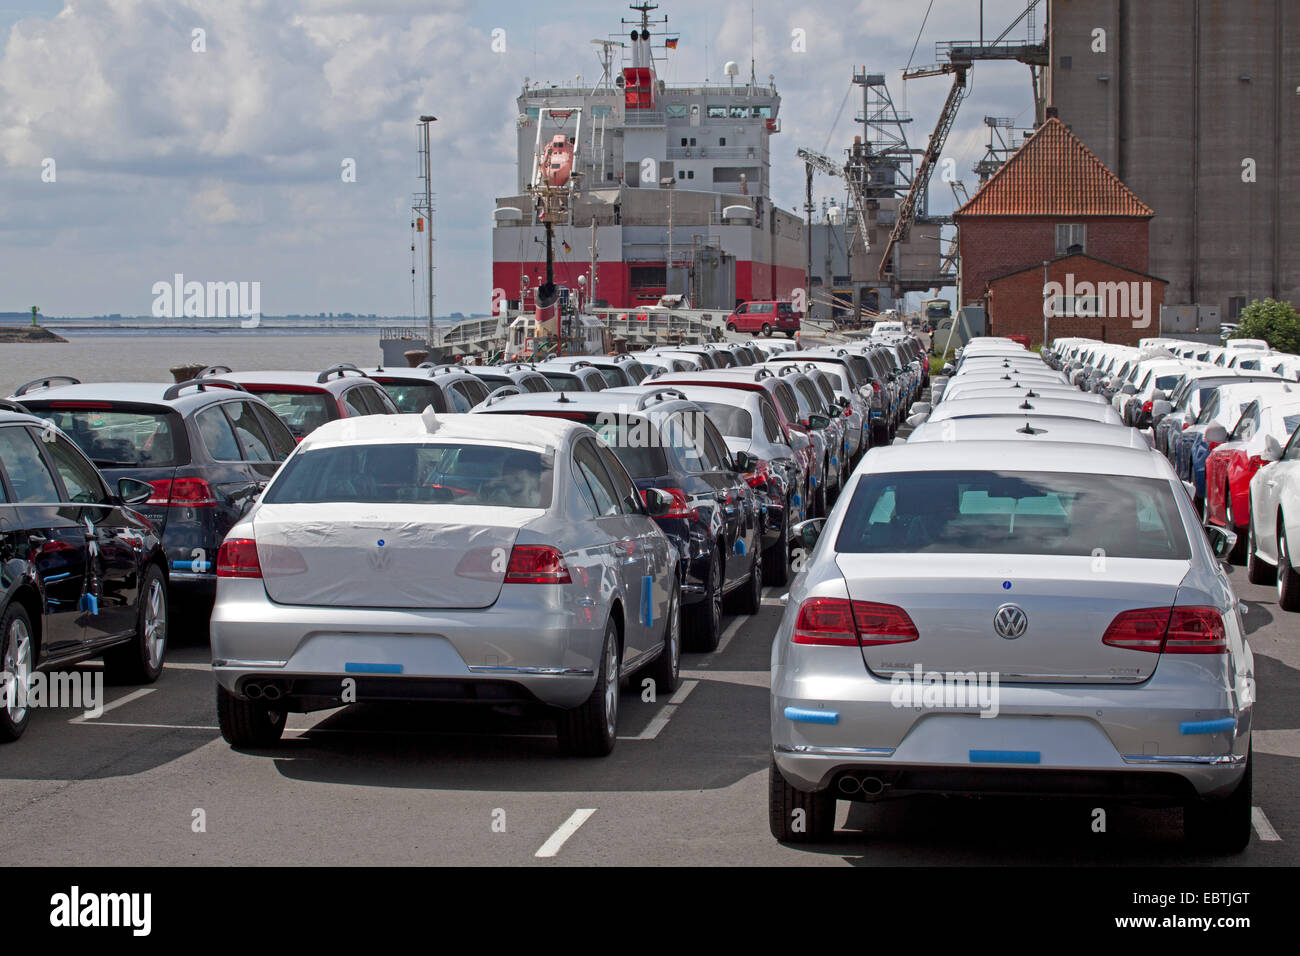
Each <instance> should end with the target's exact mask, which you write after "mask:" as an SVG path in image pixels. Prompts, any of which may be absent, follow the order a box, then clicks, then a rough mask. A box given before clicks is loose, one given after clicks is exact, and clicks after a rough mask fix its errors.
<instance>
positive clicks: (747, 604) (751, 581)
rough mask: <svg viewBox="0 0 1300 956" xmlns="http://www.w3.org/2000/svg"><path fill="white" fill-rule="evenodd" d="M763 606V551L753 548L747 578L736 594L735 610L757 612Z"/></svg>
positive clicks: (745, 612) (741, 612)
mask: <svg viewBox="0 0 1300 956" xmlns="http://www.w3.org/2000/svg"><path fill="white" fill-rule="evenodd" d="M762 606H763V551H762V549H761V548H755V549H754V561H753V564H752V566H751V567H750V569H749V578H748V579H747V580H746V581H745V586H744V587H743V588H741V589H740V592H739V593H738V594H737V596H736V611H737V613H739V614H757V613H758V612H759V609H760V608H761V607H762Z"/></svg>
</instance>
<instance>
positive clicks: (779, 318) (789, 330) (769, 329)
mask: <svg viewBox="0 0 1300 956" xmlns="http://www.w3.org/2000/svg"><path fill="white" fill-rule="evenodd" d="M802 319H803V313H802V312H796V311H795V308H794V303H793V302H789V301H780V300H774V299H759V300H757V301H754V302H742V303H741V304H740V305H738V306H736V311H735V312H732V313H731V315H729V316H727V329H728V330H729V331H732V332H751V333H758V334H761V335H771V334H772V333H773V332H784V333H785V334H786V337H787V338H794V334H795V333H796V332H798V331H799V325H800V322H801V320H802Z"/></svg>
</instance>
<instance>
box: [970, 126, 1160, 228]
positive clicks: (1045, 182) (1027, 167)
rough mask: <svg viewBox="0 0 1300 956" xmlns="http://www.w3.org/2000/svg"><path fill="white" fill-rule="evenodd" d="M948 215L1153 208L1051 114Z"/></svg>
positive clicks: (1114, 212) (1131, 212) (1138, 213)
mask: <svg viewBox="0 0 1300 956" xmlns="http://www.w3.org/2000/svg"><path fill="white" fill-rule="evenodd" d="M954 215H958V216H1133V217H1140V218H1149V217H1151V216H1154V215H1155V212H1154V210H1152V208H1151V207H1150V206H1148V205H1147V204H1146V203H1144V202H1143V201H1142V200H1140V199H1138V198H1137V196H1135V195H1134V194H1133V191H1132V190H1131V189H1129V188H1128V187H1127V186H1125V185H1124V183H1123V181H1122V180H1120V178H1119V177H1118V176H1116V175H1115V174H1114V173H1112V172H1111V171H1110V170H1109V169H1108V168H1107V167H1106V164H1105V163H1103V162H1102V161H1101V160H1100V159H1098V158H1097V156H1096V154H1095V153H1093V151H1092V150H1090V149H1088V147H1087V146H1085V145H1083V141H1082V140H1081V139H1079V137H1077V136H1075V135H1074V133H1072V132H1070V130H1069V128H1067V127H1066V125H1065V124H1064V123H1062V122H1061V121H1060V120H1059V119H1058V118H1056V117H1054V116H1053V117H1051V118H1050V119H1048V120H1047V121H1046V122H1045V123H1043V125H1042V126H1040V127H1038V129H1037V130H1036V131H1035V132H1034V135H1033V136H1031V137H1029V139H1027V140H1025V143H1024V145H1023V146H1021V147H1020V149H1018V150H1017V151H1016V152H1015V154H1014V155H1013V156H1012V157H1011V158H1010V159H1008V160H1007V161H1006V163H1004V164H1003V166H1002V168H1001V169H999V170H998V171H997V172H996V173H994V174H993V175H992V177H990V178H989V181H988V182H986V183H985V184H984V185H983V186H981V187H980V189H979V191H978V192H976V193H975V195H974V196H972V197H971V198H970V201H969V202H967V203H966V204H965V205H964V206H962V207H961V208H960V209H958V210H957V212H956V213H955V214H954Z"/></svg>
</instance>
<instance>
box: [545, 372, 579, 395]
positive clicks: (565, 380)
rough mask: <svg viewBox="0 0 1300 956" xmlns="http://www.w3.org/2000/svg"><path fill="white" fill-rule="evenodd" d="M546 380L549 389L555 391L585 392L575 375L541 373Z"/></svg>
mask: <svg viewBox="0 0 1300 956" xmlns="http://www.w3.org/2000/svg"><path fill="white" fill-rule="evenodd" d="M542 374H543V375H545V376H546V380H547V381H548V382H550V383H551V388H553V389H554V390H555V391H557V392H558V391H562V390H564V391H570V392H581V391H585V389H584V388H583V387H582V382H581V381H580V380H579V379H578V376H576V375H570V374H569V373H568V372H543V373H542Z"/></svg>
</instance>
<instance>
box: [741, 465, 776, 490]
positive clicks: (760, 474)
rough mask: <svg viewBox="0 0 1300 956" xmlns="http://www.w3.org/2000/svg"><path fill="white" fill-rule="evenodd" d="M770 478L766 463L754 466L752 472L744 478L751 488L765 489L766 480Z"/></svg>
mask: <svg viewBox="0 0 1300 956" xmlns="http://www.w3.org/2000/svg"><path fill="white" fill-rule="evenodd" d="M770 477H771V471H770V469H769V468H768V467H767V462H765V461H760V462H759V463H758V464H757V465H755V466H754V470H753V471H751V472H750V473H749V474H747V475H746V476H745V480H746V481H747V482H749V487H751V488H766V487H767V482H768V479H769V478H770Z"/></svg>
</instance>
